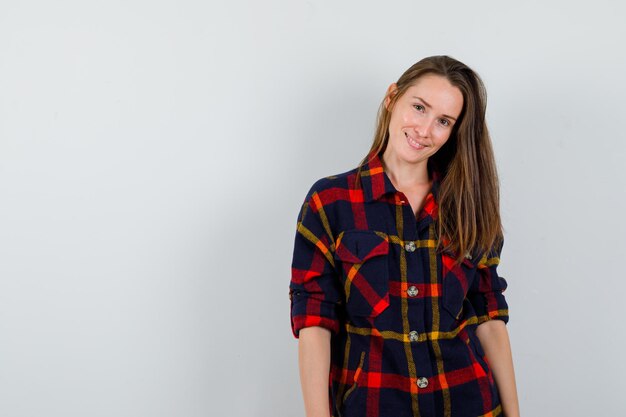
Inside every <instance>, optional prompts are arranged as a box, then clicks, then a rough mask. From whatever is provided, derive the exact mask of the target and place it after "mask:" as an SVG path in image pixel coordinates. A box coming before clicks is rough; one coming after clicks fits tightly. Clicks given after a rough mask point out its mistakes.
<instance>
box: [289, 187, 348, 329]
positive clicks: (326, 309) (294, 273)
mask: <svg viewBox="0 0 626 417" xmlns="http://www.w3.org/2000/svg"><path fill="white" fill-rule="evenodd" d="M314 187H315V186H314ZM314 187H313V188H311V190H310V191H309V193H308V194H307V197H306V199H305V202H304V203H303V205H302V208H301V210H300V213H299V215H298V225H297V230H296V237H295V243H294V251H293V261H292V265H291V282H290V284H289V298H290V299H291V330H292V332H293V335H294V337H296V338H299V333H300V329H302V328H304V327H309V326H321V327H324V328H327V329H329V330H330V331H331V332H333V333H335V334H336V333H338V331H339V318H338V309H339V306H340V304H341V299H342V298H341V291H340V288H339V282H338V280H337V275H336V272H335V263H334V258H333V252H334V240H333V238H332V233H331V231H330V226H329V224H328V217H327V216H326V211H325V207H324V205H323V203H322V202H321V200H320V198H319V194H318V193H317V192H316V191H315V188H314Z"/></svg>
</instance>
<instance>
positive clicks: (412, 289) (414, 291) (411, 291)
mask: <svg viewBox="0 0 626 417" xmlns="http://www.w3.org/2000/svg"><path fill="white" fill-rule="evenodd" d="M406 293H407V294H408V295H409V297H415V296H416V295H417V293H419V290H418V289H417V287H416V286H415V285H411V286H410V287H409V289H408V290H406Z"/></svg>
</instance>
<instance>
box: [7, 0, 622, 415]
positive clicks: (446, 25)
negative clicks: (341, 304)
mask: <svg viewBox="0 0 626 417" xmlns="http://www.w3.org/2000/svg"><path fill="white" fill-rule="evenodd" d="M522 3H523V4H522ZM624 7H625V6H624V5H623V3H622V2H619V1H608V0H605V1H595V2H588V1H585V2H581V1H579V2H576V1H574V2H572V1H541V2H540V1H530V2H529V1H527V2H508V1H501V0H497V1H496V0H485V1H472V2H468V1H448V2H435V1H433V2H423V1H417V0H412V1H386V2H383V1H365V2H364V1H340V0H332V1H331V0H324V1H321V0H320V1H316V0H311V1H301V0H289V1H287V0H285V1H279V0H265V1H262V2H261V1H252V0H248V1H230V2H203V1H176V2H175V1H129V0H125V1H111V0H109V1H99V2H96V1H67V0H66V1H55V2H46V1H41V0H39V1H20V2H13V1H2V2H1V3H0V415H1V416H3V417H21V416H37V417H39V416H46V417H48V416H50V417H52V416H54V417H56V416H58V417H70V416H81V417H83V416H116V417H123V416H151V417H152V416H177V417H178V416H185V417H186V416H189V417H192V416H241V417H244V416H246V417H247V416H259V417H260V416H263V417H265V416H268V417H269V416H272V417H273V416H303V415H304V412H303V406H302V398H301V393H300V386H299V377H298V369H297V341H296V339H295V338H293V336H292V334H291V330H290V324H289V323H290V322H289V299H288V284H289V279H290V265H291V255H292V252H291V251H292V244H293V238H294V236H295V226H296V216H297V212H298V209H299V207H300V204H301V202H302V201H303V199H304V196H305V193H306V191H308V188H309V187H310V186H311V184H312V183H313V182H314V181H315V180H317V179H318V178H320V177H323V176H327V175H331V174H335V173H339V172H344V171H347V170H349V169H351V168H353V167H355V166H356V164H357V163H358V161H359V160H360V159H361V158H362V157H363V156H364V155H365V153H366V151H367V150H368V149H369V146H370V143H371V140H372V134H373V127H374V119H375V115H376V110H377V108H378V105H379V103H380V100H381V99H382V97H383V94H384V92H385V89H386V88H387V86H388V85H389V83H391V82H393V81H396V80H397V78H398V77H399V76H400V74H401V73H402V72H403V71H404V70H405V69H406V68H408V67H409V66H410V65H411V64H413V63H414V62H416V61H418V60H419V59H421V58H423V57H425V56H429V55H435V54H448V55H451V56H453V57H455V58H457V59H459V60H461V61H463V62H465V63H467V64H468V65H470V66H471V67H472V68H474V69H475V70H476V71H477V72H478V73H479V74H480V75H481V76H482V78H483V79H484V81H485V84H486V86H487V89H488V93H489V102H488V123H489V126H490V129H491V132H492V136H493V142H494V147H495V151H496V156H497V162H498V166H499V173H500V177H501V178H500V179H501V188H502V202H501V203H502V215H503V222H504V226H505V232H506V233H505V246H504V250H503V253H502V263H501V265H500V268H499V270H500V274H501V275H502V276H504V277H505V278H506V279H507V281H508V283H509V288H508V289H507V291H506V293H505V294H506V295H507V300H508V302H509V305H510V314H511V319H510V322H509V325H508V329H509V333H510V336H511V341H512V346H513V354H514V361H515V369H516V373H517V383H518V389H519V396H520V401H521V409H522V415H524V416H569V417H577V416H581V417H582V416H591V415H624V413H626V411H625V410H626V406H624V402H623V392H624V388H625V386H624V379H623V376H624V375H625V374H626V365H625V364H624V355H623V352H624V350H625V349H626V342H625V338H624V332H623V330H624V319H623V316H624V295H625V294H626V284H625V280H624V249H625V244H624V236H625V234H626V222H625V220H624V213H625V212H626V191H625V190H626V186H625V185H626V184H625V183H626V181H625V177H626V174H625V167H624V165H625V160H626V134H625V133H624V126H623V124H624V113H626V104H625V103H624V97H625V95H626V87H625V83H624V74H626V53H625V52H624V51H625V49H624V40H625V39H626V30H625V27H626V25H624V22H625V21H626V19H625V17H626V13H625V12H624Z"/></svg>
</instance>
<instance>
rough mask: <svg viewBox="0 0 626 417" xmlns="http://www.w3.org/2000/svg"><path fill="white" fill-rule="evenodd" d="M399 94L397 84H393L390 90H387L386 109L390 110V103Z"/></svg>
mask: <svg viewBox="0 0 626 417" xmlns="http://www.w3.org/2000/svg"><path fill="white" fill-rule="evenodd" d="M397 92H398V85H397V84H396V83H391V84H390V85H389V88H387V94H386V95H385V109H387V110H389V103H390V102H391V98H392V97H393V96H395V95H396V93H397Z"/></svg>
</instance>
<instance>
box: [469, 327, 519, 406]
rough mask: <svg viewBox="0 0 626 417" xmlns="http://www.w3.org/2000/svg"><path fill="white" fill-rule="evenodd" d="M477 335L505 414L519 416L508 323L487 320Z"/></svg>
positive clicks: (477, 329) (477, 331)
mask: <svg viewBox="0 0 626 417" xmlns="http://www.w3.org/2000/svg"><path fill="white" fill-rule="evenodd" d="M476 336H478V339H479V340H480V344H481V346H482V348H483V350H484V351H485V356H486V357H487V360H488V361H489V366H490V367H491V370H492V372H493V378H494V380H495V381H496V386H497V387H498V394H499V395H500V401H501V402H502V411H503V412H504V416H505V417H519V415H520V412H519V403H518V399H517V388H516V386H515V373H514V370H513V357H512V354H511V345H510V342H509V333H508V331H507V328H506V324H505V323H504V321H502V320H489V321H486V322H484V323H482V324H480V325H479V326H478V327H477V328H476Z"/></svg>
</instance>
